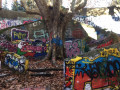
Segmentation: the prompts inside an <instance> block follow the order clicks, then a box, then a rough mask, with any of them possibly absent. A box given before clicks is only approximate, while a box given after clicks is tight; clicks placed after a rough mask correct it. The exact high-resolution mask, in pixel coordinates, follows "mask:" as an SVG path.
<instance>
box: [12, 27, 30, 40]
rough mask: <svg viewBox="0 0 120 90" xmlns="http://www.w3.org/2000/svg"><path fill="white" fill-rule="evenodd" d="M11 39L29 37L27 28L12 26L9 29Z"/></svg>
mask: <svg viewBox="0 0 120 90" xmlns="http://www.w3.org/2000/svg"><path fill="white" fill-rule="evenodd" d="M11 38H12V39H11V40H12V41H14V40H22V39H28V38H29V32H28V31H27V30H21V29H16V28H13V29H12V30H11Z"/></svg>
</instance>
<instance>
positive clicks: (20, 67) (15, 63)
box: [4, 52, 28, 72]
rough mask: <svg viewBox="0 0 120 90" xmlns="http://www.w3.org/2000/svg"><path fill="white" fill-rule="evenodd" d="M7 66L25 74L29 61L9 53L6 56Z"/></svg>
mask: <svg viewBox="0 0 120 90" xmlns="http://www.w3.org/2000/svg"><path fill="white" fill-rule="evenodd" d="M4 63H5V65H8V66H9V68H12V69H15V70H17V71H19V72H24V71H26V70H27V69H28V60H26V58H25V57H24V56H19V55H18V54H15V53H11V52H8V53H7V54H6V56H5V61H4Z"/></svg>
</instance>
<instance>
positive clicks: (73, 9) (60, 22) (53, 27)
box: [23, 0, 87, 63]
mask: <svg viewBox="0 0 120 90" xmlns="http://www.w3.org/2000/svg"><path fill="white" fill-rule="evenodd" d="M23 1H24V0H23ZM34 1H35V2H36V5H37V7H38V9H39V13H40V16H42V17H43V20H44V22H45V27H46V29H47V30H48V33H49V35H50V33H53V34H52V38H50V40H49V41H50V45H49V52H48V55H47V56H46V58H45V59H50V58H51V59H52V61H53V63H55V61H56V59H57V57H58V56H61V57H62V58H61V59H64V42H65V38H64V36H65V31H66V27H67V25H68V23H69V22H70V21H71V20H72V17H73V16H74V14H75V13H77V12H78V11H79V10H80V9H82V8H84V7H85V5H86V3H87V0H68V1H71V4H70V5H71V6H70V8H65V7H64V6H62V3H63V2H64V1H65V0H34ZM57 38H59V42H58V41H56V40H58V39H57Z"/></svg>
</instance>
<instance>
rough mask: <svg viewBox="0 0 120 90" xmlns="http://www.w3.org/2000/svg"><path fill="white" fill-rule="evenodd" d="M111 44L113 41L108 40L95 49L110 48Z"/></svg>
mask: <svg viewBox="0 0 120 90" xmlns="http://www.w3.org/2000/svg"><path fill="white" fill-rule="evenodd" d="M112 42H113V40H110V41H108V42H107V43H104V44H101V45H98V46H97V48H102V47H106V46H110V45H112Z"/></svg>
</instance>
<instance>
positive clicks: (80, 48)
mask: <svg viewBox="0 0 120 90" xmlns="http://www.w3.org/2000/svg"><path fill="white" fill-rule="evenodd" d="M65 47H66V54H67V57H69V58H72V57H73V56H77V55H79V54H81V53H83V52H84V48H85V41H84V40H75V41H66V42H65Z"/></svg>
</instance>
